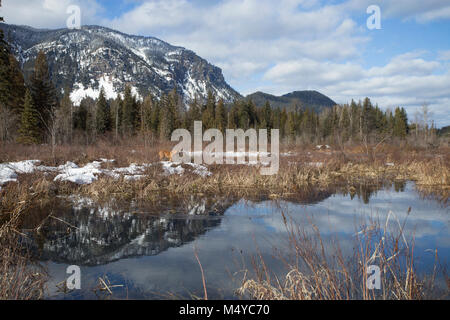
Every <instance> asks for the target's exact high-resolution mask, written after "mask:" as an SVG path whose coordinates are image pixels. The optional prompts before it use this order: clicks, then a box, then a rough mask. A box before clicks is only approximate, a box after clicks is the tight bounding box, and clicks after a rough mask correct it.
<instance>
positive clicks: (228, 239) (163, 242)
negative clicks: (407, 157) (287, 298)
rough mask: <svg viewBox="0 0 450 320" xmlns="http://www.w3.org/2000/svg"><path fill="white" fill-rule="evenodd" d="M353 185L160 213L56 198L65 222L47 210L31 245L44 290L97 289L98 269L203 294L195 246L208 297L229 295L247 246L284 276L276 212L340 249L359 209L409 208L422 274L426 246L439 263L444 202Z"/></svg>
mask: <svg viewBox="0 0 450 320" xmlns="http://www.w3.org/2000/svg"><path fill="white" fill-rule="evenodd" d="M355 193H356V194H355ZM355 193H353V194H348V193H341V192H337V191H336V190H334V191H316V192H308V193H307V194H306V195H302V196H299V197H295V196H293V198H292V199H291V200H289V201H285V200H284V201H275V200H259V201H246V200H238V201H232V200H229V199H220V198H215V199H202V198H199V199H194V198H192V199H190V200H189V201H186V202H185V203H178V204H174V205H173V206H171V207H167V208H165V209H164V210H159V211H158V212H154V211H153V212H149V211H147V210H145V209H142V208H139V206H134V207H133V208H132V209H130V208H127V209H124V208H119V209H117V207H115V208H114V209H112V207H109V206H103V207H95V206H93V205H92V204H90V203H89V201H78V202H77V203H76V204H73V205H71V206H66V205H64V206H63V205H55V206H54V207H53V208H52V209H51V210H52V211H53V212H54V213H53V214H54V215H55V216H56V217H58V219H61V220H63V221H65V222H64V223H63V222H61V221H60V220H57V219H51V221H49V222H48V223H47V225H46V226H45V228H44V231H43V232H41V234H39V235H38V236H33V243H32V245H33V247H34V248H35V252H36V253H37V255H38V257H39V259H40V260H41V261H42V262H43V263H44V265H45V266H46V267H47V268H48V272H49V276H50V281H49V283H48V298H49V299H97V298H99V297H100V298H102V297H104V293H101V292H99V291H97V292H96V291H95V290H93V289H95V288H96V287H98V284H99V277H102V278H104V279H106V278H107V279H108V280H109V281H110V283H111V284H112V285H122V287H115V288H113V289H112V290H113V293H114V295H113V297H114V298H131V299H158V298H159V299H160V298H168V297H172V298H173V297H176V298H191V297H192V296H193V295H197V296H202V292H203V288H202V281H201V273H200V268H199V265H198V263H197V261H196V259H195V255H194V250H197V252H198V256H199V259H200V260H201V263H202V266H203V269H204V271H205V276H206V281H207V288H208V295H209V298H210V299H211V298H212V299H214V298H217V299H235V298H237V297H236V296H235V295H234V291H235V290H236V288H237V287H239V284H240V283H241V282H240V281H241V280H242V277H243V275H244V273H243V270H244V269H246V268H247V269H251V263H250V256H251V255H254V254H256V253H260V254H261V255H262V256H263V257H264V259H265V260H266V263H267V264H268V266H269V267H270V269H271V270H272V271H273V272H275V273H277V274H278V275H279V276H280V277H282V276H283V275H284V274H285V273H286V269H285V267H284V265H283V264H282V263H281V262H280V261H279V260H277V259H275V258H274V248H281V249H283V248H285V247H286V238H287V237H286V235H287V232H286V226H285V224H284V223H283V218H282V214H281V213H282V212H283V213H284V214H285V215H286V216H288V217H290V218H292V219H293V220H294V221H296V223H298V224H300V225H303V224H304V225H305V226H306V225H308V224H310V221H313V222H314V223H315V224H316V225H317V226H318V227H319V230H320V232H321V235H322V236H323V237H324V239H330V238H331V237H333V238H334V237H338V239H339V245H340V247H341V248H342V250H343V252H344V254H346V255H351V254H352V248H353V247H352V244H353V242H352V241H353V237H354V235H355V232H356V231H357V230H358V226H359V225H360V224H359V222H360V221H361V218H364V217H366V218H367V217H377V218H378V219H380V221H383V222H384V221H386V218H387V215H388V213H389V212H390V211H391V212H392V213H394V214H395V216H396V217H397V218H398V219H399V220H400V221H401V222H403V221H404V219H405V218H406V217H407V212H408V208H409V207H411V212H410V214H409V215H408V217H407V223H406V226H405V234H406V236H407V237H412V236H413V235H415V256H416V267H417V268H418V270H419V271H421V272H425V273H429V272H430V270H432V267H433V266H434V252H432V251H431V250H429V249H432V250H434V249H438V253H439V257H440V261H441V264H444V265H446V264H448V261H449V258H450V235H449V218H450V216H449V207H448V205H447V204H446V203H440V202H438V201H436V200H433V199H427V198H423V197H421V196H420V194H419V193H418V192H417V191H416V189H415V186H414V184H413V183H410V182H408V183H401V184H395V185H387V186H386V185H385V186H383V187H374V186H361V187H358V188H357V190H356V192H355ZM391 221H394V219H391ZM29 224H30V225H31V224H32V222H30V223H29ZM69 224H70V226H69ZM70 265H78V266H80V268H81V290H76V291H73V292H69V293H63V292H60V290H58V289H57V287H56V285H57V284H58V283H60V282H62V281H64V280H65V279H66V278H67V277H68V276H69V275H68V274H66V269H67V267H68V266H70ZM105 277H106V278H105Z"/></svg>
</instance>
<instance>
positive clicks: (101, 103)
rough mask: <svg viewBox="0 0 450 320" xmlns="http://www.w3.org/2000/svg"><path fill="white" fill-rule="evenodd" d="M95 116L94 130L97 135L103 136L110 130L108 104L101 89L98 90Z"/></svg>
mask: <svg viewBox="0 0 450 320" xmlns="http://www.w3.org/2000/svg"><path fill="white" fill-rule="evenodd" d="M96 107H97V116H96V123H97V125H96V129H97V133H99V134H104V133H105V132H107V131H110V130H111V122H112V120H111V111H110V107H109V104H108V102H107V101H106V97H105V90H104V89H103V87H102V88H101V89H100V94H99V97H98V100H97V103H96Z"/></svg>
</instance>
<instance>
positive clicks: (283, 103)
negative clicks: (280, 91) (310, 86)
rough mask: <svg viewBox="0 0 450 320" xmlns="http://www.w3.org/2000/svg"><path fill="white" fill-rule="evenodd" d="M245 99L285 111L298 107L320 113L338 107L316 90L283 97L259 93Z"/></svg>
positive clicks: (297, 92)
mask: <svg viewBox="0 0 450 320" xmlns="http://www.w3.org/2000/svg"><path fill="white" fill-rule="evenodd" d="M245 99H246V100H252V101H253V103H254V104H255V105H256V106H263V105H264V104H265V103H266V102H269V103H270V105H271V107H272V108H282V109H283V108H291V107H296V106H297V107H306V108H312V109H314V110H315V111H318V112H320V111H322V110H323V109H325V108H331V107H333V106H335V105H337V103H336V102H334V101H333V100H331V99H330V98H329V97H327V96H326V95H324V94H322V93H320V92H318V91H316V90H302V91H293V92H290V93H287V94H284V95H281V96H276V95H272V94H269V93H265V92H261V91H257V92H254V93H252V94H249V95H247V96H246V97H245Z"/></svg>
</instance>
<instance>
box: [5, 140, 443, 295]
mask: <svg viewBox="0 0 450 320" xmlns="http://www.w3.org/2000/svg"><path fill="white" fill-rule="evenodd" d="M2 148H3V150H4V151H5V152H4V153H3V154H2V156H1V159H0V160H1V162H2V163H3V164H4V165H5V163H6V164H8V163H18V162H21V161H22V164H23V161H27V160H30V159H39V162H36V163H34V164H33V166H34V169H33V170H30V172H29V173H24V172H22V173H21V172H16V174H17V176H16V178H15V181H10V182H8V183H5V184H4V185H3V186H2V189H1V190H0V195H1V198H0V203H1V207H0V225H1V238H2V241H3V242H2V244H5V243H10V244H11V245H10V246H7V245H2V250H3V258H2V259H3V260H2V261H4V264H3V265H4V266H5V268H7V269H8V268H15V267H16V266H17V267H20V268H21V269H20V270H21V271H20V272H17V275H19V274H21V275H23V274H26V272H25V271H24V270H25V269H24V265H23V264H21V265H15V264H14V263H11V261H13V260H17V257H18V256H20V257H23V259H28V258H29V255H28V253H27V248H26V247H20V246H17V243H18V242H17V241H11V239H12V240H14V239H16V237H17V236H20V235H21V228H22V226H21V221H22V220H23V217H26V216H27V215H29V214H30V212H32V211H36V208H41V209H42V210H47V209H48V208H49V207H50V208H51V206H52V203H54V201H55V199H70V198H84V199H89V200H90V201H91V204H92V205H94V206H97V205H104V204H109V205H116V206H118V207H120V206H122V205H123V204H128V205H129V204H130V203H133V205H134V206H135V207H141V208H146V210H147V211H153V212H154V213H155V215H157V214H158V212H161V211H162V210H163V209H164V208H175V206H177V205H178V206H179V205H180V204H181V205H182V204H183V203H185V202H187V201H192V199H207V200H206V201H208V202H210V203H214V202H215V201H218V199H228V200H232V201H238V200H239V199H245V200H250V201H252V200H256V201H262V200H280V201H283V200H286V201H290V200H291V201H296V202H299V203H301V202H302V199H303V197H305V198H306V197H311V194H318V195H320V194H321V193H327V192H330V193H336V192H339V193H343V194H349V195H355V194H357V195H358V196H362V197H364V195H362V194H361V191H360V189H361V187H362V186H371V185H374V186H380V185H389V184H395V183H399V184H402V183H404V182H406V181H414V183H415V185H416V189H417V191H418V192H419V193H420V194H421V195H422V196H423V197H430V198H433V199H435V200H437V201H439V202H440V203H441V204H442V205H443V206H444V207H446V206H447V202H448V193H449V190H450V166H449V163H450V161H449V160H450V152H449V149H448V148H440V149H436V150H428V151H427V150H419V149H414V148H411V150H408V149H406V148H404V147H402V148H400V147H396V146H392V145H382V146H381V147H380V146H378V147H377V152H376V153H375V152H367V149H366V150H364V148H361V147H352V148H347V149H343V150H334V149H331V150H325V151H324V150H317V149H316V148H315V146H305V147H302V148H295V147H292V146H283V147H282V149H281V158H280V170H279V172H278V174H277V175H273V176H262V175H260V173H259V167H258V166H257V165H256V166H254V165H210V166H202V168H199V167H192V166H190V165H186V164H176V163H170V162H168V161H164V162H160V161H159V159H158V157H157V151H158V150H160V149H167V148H170V146H167V145H161V146H156V147H153V148H143V147H139V145H131V146H124V145H116V146H113V145H108V144H103V145H102V144H100V145H97V146H88V147H83V146H78V147H76V146H72V147H64V146H62V147H60V149H61V150H59V152H57V153H56V154H57V157H49V156H48V153H47V151H48V150H46V149H47V147H46V146H41V147H37V146H29V147H23V146H21V147H20V148H15V147H14V146H13V145H9V146H8V145H6V146H2ZM69 162H70V163H72V164H73V165H72V164H71V165H70V166H68V167H69V168H70V169H75V170H78V169H83V168H85V167H89V168H90V166H92V165H93V164H95V168H94V169H96V170H98V171H95V172H94V178H93V179H92V180H91V181H89V183H84V184H78V183H75V182H71V181H65V180H64V179H57V177H58V176H59V175H61V174H62V173H64V172H67V170H66V168H67V167H65V166H67V164H68V163H69ZM39 166H40V167H41V168H46V170H37V169H36V168H38V167H39ZM13 167H14V166H13ZM58 167H59V168H60V169H58V170H57V169H55V168H58ZM52 168H53V169H52ZM199 169H201V170H200V171H199ZM64 170H66V171H64ZM175 211H176V210H174V212H175ZM49 214H51V213H49ZM46 216H48V215H45V214H43V216H42V217H35V218H34V220H35V221H34V222H35V223H34V227H35V230H34V232H38V231H39V230H38V229H39V227H42V225H44V224H45V221H46V219H48V217H46ZM40 219H41V220H42V221H38V220H40ZM32 220H33V219H32ZM374 226H375V225H374ZM286 227H287V229H288V230H289V232H290V239H291V240H292V241H294V240H295V239H296V240H297V241H300V239H302V241H306V238H305V234H303V233H299V230H294V229H293V226H292V225H289V224H288V223H287V224H286ZM373 229H374V230H378V231H379V232H382V231H383V230H382V228H380V224H377V225H376V228H375V227H374V228H373ZM294 231H295V232H294ZM400 232H401V230H400ZM300 235H302V236H303V238H301V237H299V236H300ZM308 239H310V238H308ZM396 239H397V240H395V238H394V243H395V241H397V242H398V239H399V238H396ZM319 240H320V234H315V241H319ZM13 243H14V245H13ZM19 243H20V242H19ZM319 243H320V242H319ZM383 245H384V244H383ZM392 246H394V244H393V243H390V244H389V245H387V244H386V248H388V247H389V248H390V249H389V250H391V251H389V252H384V253H383V254H385V255H384V256H383V257H382V258H383V259H384V260H383V259H382V260H383V261H385V263H386V266H391V265H390V264H388V263H387V262H386V261H391V260H392V259H389V258H390V257H392V256H393V255H395V252H394V251H392V248H393V247H392ZM303 247H305V246H303ZM306 247H308V248H316V249H317V248H318V247H317V243H316V244H315V245H312V244H311V243H309V244H308V245H306ZM296 248H297V249H298V244H297V247H296ZM319 248H320V246H319ZM12 249H14V250H13V251H11V250H12ZM297 249H296V250H297ZM8 250H9V251H8ZM408 250H410V247H408ZM10 252H14V255H15V256H14V258H13V255H12V254H10ZM319 253H320V250H319V251H317V252H316V253H314V254H313V252H312V251H311V252H304V251H302V252H301V254H302V255H303V256H304V258H305V261H306V262H309V263H313V262H314V261H316V265H318V266H320V268H321V269H320V270H318V269H317V270H316V269H311V270H310V271H311V272H313V274H316V275H320V276H318V277H316V278H314V277H313V278H311V277H310V276H308V277H305V276H304V275H302V274H301V273H299V268H298V266H294V265H290V270H289V272H288V273H287V278H286V282H285V283H284V284H283V285H282V286H280V284H279V283H273V282H272V281H271V280H270V279H269V278H267V274H269V271H268V270H263V269H257V270H256V272H255V273H254V275H255V277H253V278H252V279H245V281H243V283H242V286H241V288H239V290H238V291H237V293H240V294H243V295H245V296H246V297H250V298H252V299H306V298H312V299H337V298H346V299H353V298H355V297H356V296H353V295H345V294H343V291H341V289H342V288H345V285H346V283H347V284H348V283H349V281H351V277H353V276H354V275H353V276H350V275H346V277H347V278H345V279H341V278H338V277H337V274H338V273H339V272H340V271H338V270H339V268H342V267H345V265H344V264H343V263H342V264H341V265H339V264H337V267H338V268H337V269H336V268H334V269H333V268H329V269H327V268H326V267H325V266H324V265H323V263H324V261H325V260H324V259H325V257H320V254H319ZM407 253H408V254H409V255H407V257H410V254H411V252H410V251H407ZM296 254H298V252H297V253H296ZM315 254H319V256H317V255H315ZM389 254H390V255H389ZM364 255H365V258H366V259H369V258H370V257H368V256H367V255H369V252H364ZM6 257H9V258H6ZM26 257H28V258H26ZM11 259H13V260H11ZM280 259H281V257H280ZM308 259H313V260H314V259H315V260H314V261H313V260H308ZM256 260H258V259H256ZM256 260H255V261H256ZM394 260H395V259H394ZM6 261H9V262H6ZM21 261H25V260H21ZM405 261H407V260H405ZM29 262H30V265H32V266H33V267H32V269H33V270H34V271H33V273H32V274H34V276H33V277H36V278H33V279H35V280H34V281H31V282H30V280H29V279H31V278H30V277H28V276H25V278H26V279H27V281H26V282H24V283H23V287H24V290H25V292H26V293H27V294H23V295H20V294H18V293H17V292H16V293H15V294H16V298H18V299H20V298H24V299H39V298H43V294H42V292H43V290H44V289H43V287H44V282H45V279H46V275H45V271H42V272H35V270H36V269H35V268H39V263H37V264H35V263H36V261H33V259H31V260H29ZM318 262H320V263H318ZM335 262H337V261H335ZM394 262H395V261H394ZM255 266H259V267H258V268H260V267H261V266H264V261H262V260H260V261H259V262H257V263H255ZM396 268H398V266H396ZM409 268H412V266H410V267H409ZM396 270H397V271H396V272H400V270H401V272H403V271H404V270H403V269H402V268H398V269H396ZM406 270H409V271H408V272H409V273H408V274H409V276H405V275H402V279H403V280H404V281H411V278H408V277H411V272H413V270H412V269H408V268H407V269H406ZM341 271H342V270H341ZM261 272H263V273H261ZM336 272H337V273H336ZM357 272H359V273H361V272H365V269H364V268H363V269H359V270H358V271H357ZM396 275H397V276H400V274H396V273H392V276H393V278H394V279H395V276H396ZM323 276H325V277H328V278H329V277H331V276H333V277H334V278H333V279H334V280H333V281H334V282H333V281H331V282H330V281H328V280H327V281H325V280H324V278H322V277H323ZM408 279H409V280H408ZM2 280H3V281H6V279H5V278H4V277H3V279H2ZM272 280H273V279H272ZM9 281H13V280H11V279H10V280H9ZM314 281H321V285H322V287H319V286H318V284H317V283H316V284H314ZM336 281H337V282H336ZM340 281H344V282H345V281H346V283H343V282H342V283H341V282H340ZM338 282H339V283H338ZM300 284H301V285H302V286H307V287H308V288H309V289H308V290H309V291H304V292H303V294H301V292H296V291H295V290H294V291H292V290H293V289H292V288H294V287H296V286H297V285H300ZM416 284H417V285H415V286H414V287H411V286H410V287H409V289H410V290H409V291H405V290H402V289H401V288H404V287H405V283H402V284H400V283H399V282H395V281H394V282H393V286H394V287H393V288H395V290H397V293H396V294H397V296H396V295H390V294H387V293H386V294H385V295H384V298H389V299H396V297H397V298H398V299H422V298H427V296H426V295H425V293H424V294H422V293H421V292H419V291H420V290H421V288H422V287H424V285H423V283H422V282H417V283H416ZM338 285H339V286H341V285H343V287H340V289H339V290H335V291H333V292H334V293H333V295H331V293H330V292H332V291H329V289H330V288H331V287H333V286H338ZM410 285H411V284H410ZM27 286H28V288H27V289H25V288H26V287H27ZM288 287H289V288H290V289H289V288H288ZM313 287H315V288H317V289H318V290H319V289H320V290H322V291H321V292H319V293H317V292H316V293H312V291H311V290H310V289H311V288H313ZM353 289H355V288H354V287H352V289H351V290H353ZM345 290H347V291H348V290H350V289H349V288H347V289H345ZM345 290H344V291H345ZM358 290H359V289H358ZM358 292H359V293H358V297H357V298H358V299H359V298H363V299H374V298H380V297H374V296H364V295H359V294H361V292H363V291H358ZM1 298H5V299H8V298H11V293H8V295H3V296H2V297H1Z"/></svg>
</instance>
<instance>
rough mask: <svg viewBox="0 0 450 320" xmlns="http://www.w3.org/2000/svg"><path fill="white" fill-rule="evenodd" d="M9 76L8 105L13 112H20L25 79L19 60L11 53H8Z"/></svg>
mask: <svg viewBox="0 0 450 320" xmlns="http://www.w3.org/2000/svg"><path fill="white" fill-rule="evenodd" d="M9 76H10V81H11V87H10V88H11V96H10V99H11V101H10V106H11V109H12V110H13V111H14V112H15V113H17V114H20V113H21V108H22V106H23V103H24V98H25V96H24V95H25V91H26V88H25V80H24V77H23V73H22V70H21V69H20V65H19V62H18V61H17V59H16V58H15V57H14V55H12V54H10V55H9Z"/></svg>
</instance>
